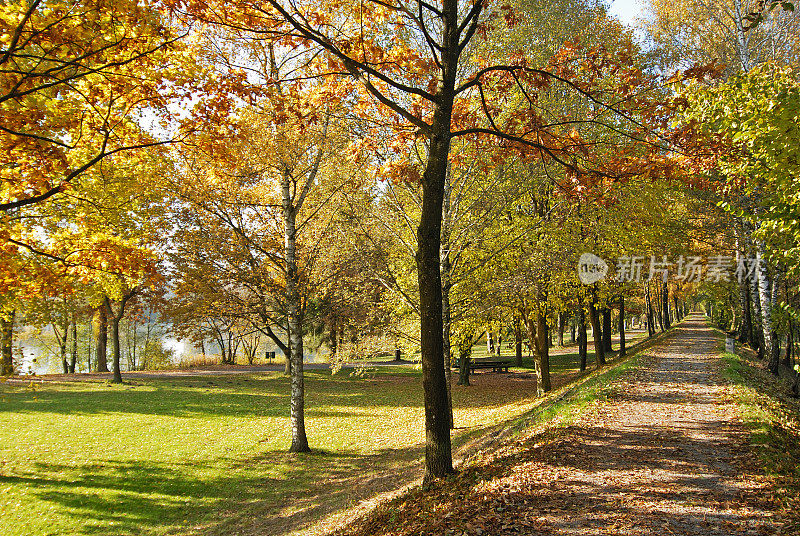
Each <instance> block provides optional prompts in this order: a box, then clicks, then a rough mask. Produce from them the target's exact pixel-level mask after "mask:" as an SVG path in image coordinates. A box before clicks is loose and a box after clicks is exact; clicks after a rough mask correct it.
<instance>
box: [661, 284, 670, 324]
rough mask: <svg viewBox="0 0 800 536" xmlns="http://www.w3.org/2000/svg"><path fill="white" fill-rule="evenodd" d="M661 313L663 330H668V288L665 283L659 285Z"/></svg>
mask: <svg viewBox="0 0 800 536" xmlns="http://www.w3.org/2000/svg"><path fill="white" fill-rule="evenodd" d="M661 309H662V311H661V313H662V314H663V315H664V330H668V329H669V328H670V322H669V286H668V285H667V282H666V281H664V282H662V283H661Z"/></svg>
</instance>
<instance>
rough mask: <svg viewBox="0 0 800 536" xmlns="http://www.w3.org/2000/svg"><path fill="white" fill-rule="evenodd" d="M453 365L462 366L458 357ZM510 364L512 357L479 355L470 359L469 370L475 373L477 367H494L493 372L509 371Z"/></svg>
mask: <svg viewBox="0 0 800 536" xmlns="http://www.w3.org/2000/svg"><path fill="white" fill-rule="evenodd" d="M453 366H454V367H456V368H458V367H459V366H460V363H459V362H458V359H456V360H455V361H454V363H453ZM510 366H511V360H510V359H504V358H502V357H479V358H476V359H471V360H470V363H469V371H470V373H473V372H475V370H476V369H492V372H508V367H510Z"/></svg>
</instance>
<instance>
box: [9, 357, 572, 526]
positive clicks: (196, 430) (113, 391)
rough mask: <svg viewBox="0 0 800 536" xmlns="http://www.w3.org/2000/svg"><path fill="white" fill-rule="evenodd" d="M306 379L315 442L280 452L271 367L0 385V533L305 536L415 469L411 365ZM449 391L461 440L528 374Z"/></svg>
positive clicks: (284, 429)
mask: <svg viewBox="0 0 800 536" xmlns="http://www.w3.org/2000/svg"><path fill="white" fill-rule="evenodd" d="M553 362H554V363H553V365H554V366H553V369H554V371H555V372H561V373H562V374H564V373H566V372H569V371H570V370H571V369H572V368H574V366H575V364H576V356H575V355H574V354H569V355H564V356H554V358H553ZM306 389H307V391H306V392H307V399H306V427H307V432H308V438H309V443H310V445H311V447H312V449H314V452H312V453H310V454H301V455H292V454H288V453H286V449H287V448H288V446H289V428H288V424H289V423H288V417H287V414H288V402H289V397H288V391H289V386H288V380H287V378H285V377H284V376H283V375H282V374H280V373H253V374H246V375H245V374H241V375H215V376H202V377H183V378H162V379H147V380H142V379H135V380H131V383H130V384H127V385H122V386H114V385H110V384H107V383H104V382H62V383H56V382H43V383H34V384H24V385H23V384H19V383H11V382H7V383H5V384H0V534H2V535H4V536H5V535H8V536H10V535H19V536H34V535H46V534H52V535H56V534H58V535H68V534H112V535H113V534H138V535H144V536H147V535H162V534H210V535H233V534H261V535H282V534H291V533H293V532H294V533H298V534H305V533H313V531H312V530H310V529H308V527H310V526H311V525H312V524H313V523H314V522H316V521H318V520H320V519H323V518H325V516H326V515H328V514H332V513H335V512H337V511H339V510H342V509H344V508H346V507H348V506H351V505H353V504H355V503H357V502H358V501H359V500H361V499H364V498H367V497H369V496H371V495H372V494H374V493H375V492H377V491H383V490H387V489H393V488H394V487H396V486H399V485H402V484H403V483H405V482H408V481H410V480H412V479H413V478H415V477H418V476H420V475H421V466H420V465H419V460H420V458H421V456H422V453H423V450H422V449H423V442H424V432H423V408H422V387H421V378H420V373H419V371H417V370H415V369H413V368H412V367H386V368H379V369H377V370H372V371H370V372H368V373H367V374H366V375H364V376H351V375H350V374H349V373H348V371H342V372H340V373H339V374H337V375H334V376H332V375H331V374H330V372H328V371H320V370H316V371H309V372H308V373H307V383H306ZM453 393H454V401H455V422H456V427H457V431H456V433H455V443H456V445H458V444H462V443H464V442H465V441H467V439H468V438H470V437H475V436H476V435H478V434H479V433H480V431H481V429H483V428H486V427H489V426H492V425H495V424H497V423H500V422H503V421H504V420H507V419H510V418H513V417H515V416H517V415H519V414H521V413H523V412H525V411H526V410H528V409H530V408H531V407H533V405H535V403H536V399H535V375H534V374H532V372H531V371H525V370H522V371H519V370H518V371H517V373H516V374H512V375H506V374H492V373H481V374H478V375H476V376H475V377H474V385H473V386H472V387H469V388H463V387H454V391H453Z"/></svg>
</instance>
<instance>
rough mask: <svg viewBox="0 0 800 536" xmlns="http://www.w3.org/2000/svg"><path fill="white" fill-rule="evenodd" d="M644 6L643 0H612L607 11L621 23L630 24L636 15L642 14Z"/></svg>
mask: <svg viewBox="0 0 800 536" xmlns="http://www.w3.org/2000/svg"><path fill="white" fill-rule="evenodd" d="M644 6H645V0H613V2H612V4H611V9H610V10H609V11H610V13H611V14H612V15H614V16H615V17H617V18H618V19H619V20H620V21H622V22H623V23H625V24H628V25H631V24H633V21H634V19H635V18H636V17H639V16H641V15H642V10H643V9H644Z"/></svg>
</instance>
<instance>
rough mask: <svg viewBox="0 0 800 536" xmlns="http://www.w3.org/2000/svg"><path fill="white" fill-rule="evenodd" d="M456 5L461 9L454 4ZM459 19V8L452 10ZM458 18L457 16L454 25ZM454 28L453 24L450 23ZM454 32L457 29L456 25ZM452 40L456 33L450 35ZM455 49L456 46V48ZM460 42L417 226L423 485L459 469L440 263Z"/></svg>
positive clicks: (449, 62)
mask: <svg viewBox="0 0 800 536" xmlns="http://www.w3.org/2000/svg"><path fill="white" fill-rule="evenodd" d="M453 8H454V9H455V7H454V6H453ZM451 15H452V16H453V17H455V16H456V15H455V12H453V13H452V14H451ZM454 22H455V19H454V20H453V23H454ZM446 26H448V27H449V25H447V24H446ZM451 30H452V28H451ZM449 38H452V36H449V37H448V39H449ZM451 47H454V48H451ZM457 49H458V46H457V44H456V43H448V46H447V48H446V54H447V55H449V56H448V57H446V58H444V71H446V72H445V73H444V74H445V76H444V79H443V80H442V81H441V82H440V88H439V89H440V92H439V102H438V103H437V105H436V106H435V108H434V112H433V117H432V118H431V123H430V124H431V134H430V136H429V147H428V158H427V162H426V166H425V172H424V174H423V177H422V211H421V214H420V222H419V227H418V229H417V254H416V262H417V279H418V283H419V295H420V342H421V349H422V386H423V392H424V395H423V396H424V402H425V476H424V478H423V483H424V484H427V483H429V482H431V481H432V480H433V479H436V478H441V477H443V476H445V475H447V474H450V473H452V472H453V455H452V450H451V449H452V447H451V443H450V418H449V414H448V410H447V381H446V378H445V374H444V341H443V338H442V333H443V332H442V280H441V272H440V267H439V253H440V250H441V236H442V235H441V233H442V228H441V227H442V206H443V200H444V187H445V181H446V179H447V165H448V156H449V154H450V124H451V117H452V111H453V98H454V95H453V93H452V88H454V87H455V77H456V71H455V68H456V65H457V63H458V61H457V56H458V54H459V52H460V51H458V50H457Z"/></svg>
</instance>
